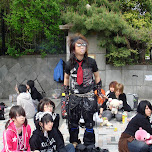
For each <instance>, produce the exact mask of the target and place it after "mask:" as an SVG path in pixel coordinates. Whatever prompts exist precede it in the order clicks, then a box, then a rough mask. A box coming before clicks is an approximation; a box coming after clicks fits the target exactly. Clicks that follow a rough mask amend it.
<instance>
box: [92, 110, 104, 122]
mask: <svg viewBox="0 0 152 152" xmlns="http://www.w3.org/2000/svg"><path fill="white" fill-rule="evenodd" d="M93 120H94V121H95V122H97V123H102V122H103V119H102V117H101V118H100V117H99V115H98V112H96V113H94V115H93Z"/></svg>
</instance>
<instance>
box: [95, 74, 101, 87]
mask: <svg viewBox="0 0 152 152" xmlns="http://www.w3.org/2000/svg"><path fill="white" fill-rule="evenodd" d="M94 77H95V83H96V84H98V83H99V82H100V80H101V79H100V75H99V71H97V72H94Z"/></svg>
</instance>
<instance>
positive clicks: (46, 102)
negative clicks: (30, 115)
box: [34, 98, 63, 138]
mask: <svg viewBox="0 0 152 152" xmlns="http://www.w3.org/2000/svg"><path fill="white" fill-rule="evenodd" d="M54 110H55V104H54V102H53V101H51V100H50V99H48V98H44V99H42V100H41V101H40V103H39V105H38V112H51V113H52V118H53V127H55V128H56V129H57V131H58V133H59V134H61V132H60V131H59V129H58V127H59V121H60V115H59V114H57V113H55V112H54ZM34 123H35V126H36V128H39V127H40V126H39V121H38V120H36V116H35V117H34ZM61 137H62V138H63V136H62V134H61Z"/></svg>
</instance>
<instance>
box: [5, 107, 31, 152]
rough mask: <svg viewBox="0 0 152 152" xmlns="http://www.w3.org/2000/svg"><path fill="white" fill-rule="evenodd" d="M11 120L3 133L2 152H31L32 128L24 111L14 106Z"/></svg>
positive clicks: (10, 115)
mask: <svg viewBox="0 0 152 152" xmlns="http://www.w3.org/2000/svg"><path fill="white" fill-rule="evenodd" d="M9 118H10V119H9V120H8V121H7V122H6V125H5V130H4V132H3V143H4V148H3V150H2V152H10V151H30V145H29V139H30V136H31V127H30V126H29V125H28V124H27V119H26V115H25V111H24V109H23V108H22V107H21V106H19V105H16V106H13V107H12V108H11V109H10V112H9Z"/></svg>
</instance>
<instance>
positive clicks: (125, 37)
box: [62, 0, 152, 66]
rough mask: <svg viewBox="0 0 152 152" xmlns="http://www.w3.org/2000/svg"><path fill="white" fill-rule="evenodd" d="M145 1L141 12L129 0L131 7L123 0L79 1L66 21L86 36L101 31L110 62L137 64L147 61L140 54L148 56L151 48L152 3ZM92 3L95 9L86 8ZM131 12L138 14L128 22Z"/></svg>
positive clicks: (102, 43) (117, 64) (69, 12)
mask: <svg viewBox="0 0 152 152" xmlns="http://www.w3.org/2000/svg"><path fill="white" fill-rule="evenodd" d="M143 1H144V3H142V2H143ZM143 1H142V0H141V1H140V3H142V5H141V6H140V8H142V9H141V10H139V9H137V6H139V4H138V3H135V4H134V3H133V2H134V1H127V2H128V3H129V4H128V3H127V2H126V3H125V2H124V1H123V0H122V1H121V0H119V1H118V0H115V1H110V0H109V1H108V0H95V1H93V0H92V1H86V0H83V1H79V2H78V4H77V7H75V9H67V11H66V12H64V13H63V14H62V18H63V20H64V21H65V22H66V23H72V24H73V28H72V30H73V31H75V32H80V33H82V34H84V35H86V34H89V33H91V32H97V33H98V34H97V35H98V38H99V39H100V44H99V45H100V46H101V47H105V48H106V50H107V55H106V57H107V63H111V64H113V65H115V66H123V65H126V64H135V63H139V61H142V62H143V61H144V60H143V59H141V56H140V58H139V54H141V52H142V53H143V52H144V53H145V51H146V50H148V49H149V48H150V46H151V35H150V30H151V27H152V26H151V25H152V24H151V7H150V6H152V5H151V3H150V0H149V3H148V2H147V1H146V0H143ZM88 3H89V4H90V6H91V7H86V4H88ZM133 4H134V5H133ZM145 8H147V9H145ZM145 10H146V11H145ZM148 11H149V12H148ZM130 12H132V14H136V15H135V16H133V17H132V21H130V18H129V19H128V15H129V13H130ZM134 12H136V13H134ZM140 14H141V15H140ZM135 18H136V21H135ZM127 19H128V20H127ZM137 21H138V23H136V22H137ZM135 23H136V24H135ZM137 25H138V26H137ZM143 50H144V51H143ZM144 53H143V54H144ZM142 57H143V55H142Z"/></svg>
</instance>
